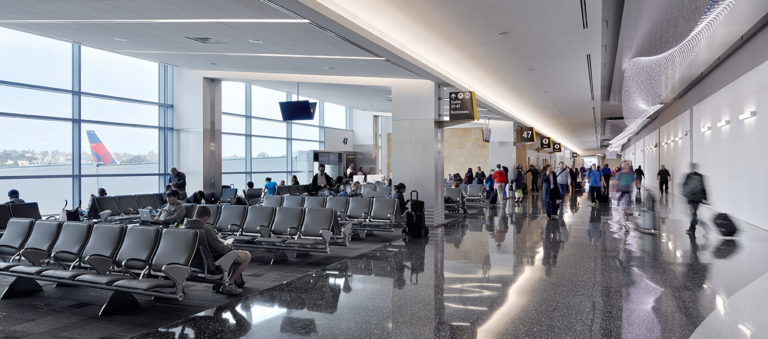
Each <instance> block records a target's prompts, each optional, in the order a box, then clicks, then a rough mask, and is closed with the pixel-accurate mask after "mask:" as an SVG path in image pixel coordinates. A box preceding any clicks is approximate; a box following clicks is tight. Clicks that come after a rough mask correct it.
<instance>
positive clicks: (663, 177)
mask: <svg viewBox="0 0 768 339" xmlns="http://www.w3.org/2000/svg"><path fill="white" fill-rule="evenodd" d="M671 176H672V175H671V174H669V171H668V170H667V168H666V167H664V165H661V169H660V170H659V172H658V173H656V180H658V181H659V190H661V194H666V195H669V181H670V179H671Z"/></svg>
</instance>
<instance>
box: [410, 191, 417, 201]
mask: <svg viewBox="0 0 768 339" xmlns="http://www.w3.org/2000/svg"><path fill="white" fill-rule="evenodd" d="M413 193H416V199H415V200H419V191H416V190H413V191H411V200H414V199H413Z"/></svg>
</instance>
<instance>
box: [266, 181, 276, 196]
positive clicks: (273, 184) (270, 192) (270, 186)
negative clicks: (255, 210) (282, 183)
mask: <svg viewBox="0 0 768 339" xmlns="http://www.w3.org/2000/svg"><path fill="white" fill-rule="evenodd" d="M264 189H266V190H267V194H266V195H273V194H275V191H277V183H276V182H274V181H270V182H268V183H265V184H264Z"/></svg>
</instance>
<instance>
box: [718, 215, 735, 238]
mask: <svg viewBox="0 0 768 339" xmlns="http://www.w3.org/2000/svg"><path fill="white" fill-rule="evenodd" d="M715 227H717V229H718V230H719V231H720V234H722V235H723V236H724V237H732V236H733V235H734V234H736V231H737V230H738V229H737V228H736V225H735V224H734V223H733V220H731V217H729V216H728V214H725V213H718V214H717V215H715Z"/></svg>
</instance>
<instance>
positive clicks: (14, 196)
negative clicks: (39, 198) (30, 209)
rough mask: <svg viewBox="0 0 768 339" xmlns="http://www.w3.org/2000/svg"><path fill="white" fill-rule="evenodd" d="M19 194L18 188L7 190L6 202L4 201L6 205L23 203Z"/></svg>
mask: <svg viewBox="0 0 768 339" xmlns="http://www.w3.org/2000/svg"><path fill="white" fill-rule="evenodd" d="M19 195H20V194H19V190H17V189H12V190H10V191H8V202H6V203H5V204H6V205H10V204H23V203H24V200H22V199H20V198H19Z"/></svg>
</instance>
